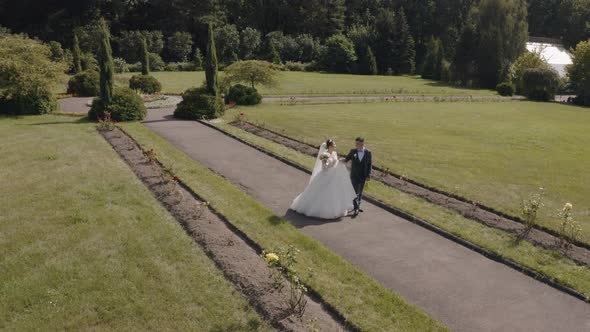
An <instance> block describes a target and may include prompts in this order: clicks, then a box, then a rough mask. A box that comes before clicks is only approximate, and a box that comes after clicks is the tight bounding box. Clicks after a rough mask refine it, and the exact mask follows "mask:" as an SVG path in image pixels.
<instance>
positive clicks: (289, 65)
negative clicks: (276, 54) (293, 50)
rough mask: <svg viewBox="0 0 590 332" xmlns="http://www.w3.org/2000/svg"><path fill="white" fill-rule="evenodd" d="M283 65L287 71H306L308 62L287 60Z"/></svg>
mask: <svg viewBox="0 0 590 332" xmlns="http://www.w3.org/2000/svg"><path fill="white" fill-rule="evenodd" d="M284 67H285V70H288V71H307V68H308V67H309V63H303V62H294V61H287V62H286V63H285V66H284Z"/></svg>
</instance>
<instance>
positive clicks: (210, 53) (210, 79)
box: [205, 24, 217, 95]
mask: <svg viewBox="0 0 590 332" xmlns="http://www.w3.org/2000/svg"><path fill="white" fill-rule="evenodd" d="M205 77H206V81H207V91H209V93H210V94H212V95H217V51H216V49H215V33H214V32H213V25H212V24H209V41H208V43H207V56H206V58H205Z"/></svg>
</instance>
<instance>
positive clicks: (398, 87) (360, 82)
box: [116, 72, 496, 96]
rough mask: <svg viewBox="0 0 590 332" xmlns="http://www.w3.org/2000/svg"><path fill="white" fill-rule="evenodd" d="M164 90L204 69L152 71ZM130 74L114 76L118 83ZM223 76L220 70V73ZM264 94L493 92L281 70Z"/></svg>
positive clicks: (201, 76)
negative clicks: (276, 80)
mask: <svg viewBox="0 0 590 332" xmlns="http://www.w3.org/2000/svg"><path fill="white" fill-rule="evenodd" d="M151 74H152V75H153V76H155V77H156V78H157V79H158V80H159V81H160V82H161V83H162V86H163V91H164V92H165V93H182V92H184V91H185V90H186V89H187V88H189V87H191V86H198V85H201V84H202V83H203V81H204V80H205V73H204V72H153V73H151ZM132 75H133V74H132V73H125V74H118V75H117V76H116V78H117V81H118V82H119V83H123V82H125V81H126V80H128V79H129V78H130V77H131V76H132ZM220 75H223V73H220ZM259 90H260V92H261V93H262V94H263V95H266V96H286V95H308V96H314V95H315V96H326V95H423V94H424V95H453V96H466V95H477V96H480V95H496V92H495V91H491V90H475V89H461V88H455V87H451V86H448V85H444V84H441V83H439V82H435V81H430V80H423V79H420V78H416V77H408V76H367V75H341V74H321V73H307V72H281V73H280V84H279V86H278V87H276V88H273V89H267V88H264V87H260V88H259Z"/></svg>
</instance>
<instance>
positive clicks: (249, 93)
mask: <svg viewBox="0 0 590 332" xmlns="http://www.w3.org/2000/svg"><path fill="white" fill-rule="evenodd" d="M261 101H262V96H261V95H260V93H258V91H256V89H254V88H251V87H248V86H245V85H242V84H236V85H234V86H232V87H231V88H230V89H229V92H228V94H227V95H226V96H225V102H226V103H227V104H229V103H231V102H234V103H236V104H237V105H258V104H260V102H261Z"/></svg>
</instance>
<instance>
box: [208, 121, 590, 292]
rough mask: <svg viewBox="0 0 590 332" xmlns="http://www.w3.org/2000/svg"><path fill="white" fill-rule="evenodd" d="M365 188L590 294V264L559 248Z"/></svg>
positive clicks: (291, 153) (299, 158)
mask: <svg viewBox="0 0 590 332" xmlns="http://www.w3.org/2000/svg"><path fill="white" fill-rule="evenodd" d="M216 125H217V126H219V127H220V128H222V129H223V130H226V131H228V132H230V133H231V134H233V135H236V136H238V137H240V138H242V139H244V140H246V141H248V142H250V143H252V144H255V145H257V146H259V147H262V148H264V149H265V150H267V151H271V152H273V153H275V154H277V155H279V156H281V157H283V158H286V159H288V160H291V161H294V162H295V163H297V164H299V165H302V166H304V167H306V168H308V169H311V168H313V165H314V163H315V159H314V158H313V157H310V156H307V155H304V154H302V153H299V152H297V151H296V150H293V149H290V148H287V147H285V146H283V145H280V144H277V143H274V142H272V141H269V140H267V139H264V138H260V137H258V136H256V135H253V134H250V133H248V132H246V131H244V130H241V129H239V128H236V127H234V126H231V125H228V124H216ZM365 192H366V193H367V194H369V195H371V196H372V197H374V198H376V199H378V200H380V201H382V202H384V203H386V204H388V205H390V206H394V207H396V208H398V209H401V210H403V211H406V212H408V213H410V214H413V215H415V216H417V217H419V218H422V219H424V220H427V221H428V222H430V223H432V224H434V225H436V226H438V227H440V228H442V229H444V230H446V231H448V232H450V233H452V234H454V235H457V236H459V237H461V238H463V239H465V240H468V241H470V242H472V243H475V244H477V245H479V246H481V247H483V248H486V249H488V250H490V251H492V252H494V253H496V254H498V255H500V256H503V257H506V258H508V259H511V260H512V261H515V262H518V263H519V264H521V265H524V266H527V267H529V268H531V269H533V270H536V271H539V272H541V273H543V274H545V275H547V276H549V277H551V278H552V279H554V280H556V281H558V282H559V283H562V284H564V285H567V286H569V287H571V288H573V289H576V290H578V291H579V292H581V293H583V294H585V295H586V296H587V297H590V267H588V266H578V265H577V264H576V263H575V262H573V261H572V260H570V259H568V258H567V257H565V256H563V255H561V254H560V253H559V252H556V251H551V250H546V249H543V248H540V247H536V246H534V245H532V244H531V243H529V242H527V241H521V242H518V243H517V242H516V241H515V240H516V237H515V235H513V234H510V233H507V232H504V231H500V230H497V229H494V228H491V227H487V226H484V225H482V224H479V223H477V222H475V221H472V220H469V219H466V218H464V217H462V216H461V215H459V214H458V213H456V212H454V211H452V210H449V209H446V208H443V207H440V206H437V205H434V204H431V203H429V202H427V201H425V200H423V199H421V198H417V197H415V196H412V195H409V194H405V193H403V192H401V191H399V190H396V189H394V188H391V187H388V186H385V185H383V184H382V183H379V182H376V181H373V182H370V183H369V185H368V186H367V188H366V191H365Z"/></svg>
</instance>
